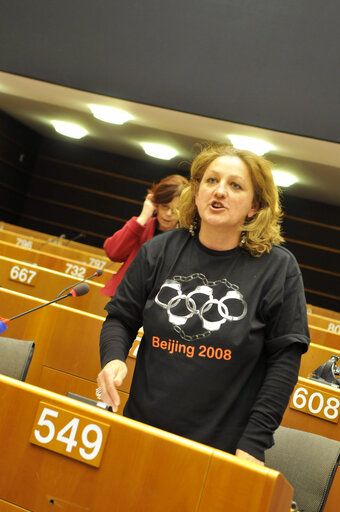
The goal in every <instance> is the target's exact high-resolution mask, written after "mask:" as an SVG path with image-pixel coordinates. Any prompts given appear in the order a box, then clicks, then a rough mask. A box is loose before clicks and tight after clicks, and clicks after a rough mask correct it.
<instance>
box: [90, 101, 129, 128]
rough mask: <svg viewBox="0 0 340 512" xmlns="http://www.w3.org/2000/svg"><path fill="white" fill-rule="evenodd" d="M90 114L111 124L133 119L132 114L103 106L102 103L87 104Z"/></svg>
mask: <svg viewBox="0 0 340 512" xmlns="http://www.w3.org/2000/svg"><path fill="white" fill-rule="evenodd" d="M89 107H90V109H91V111H92V114H93V115H94V117H95V118H96V119H100V120H101V121H105V122H106V123H111V124H124V123H126V122H127V121H130V120H131V119H133V116H132V115H131V114H129V113H128V112H125V110H120V109H119V108H114V107H105V106H104V105H89Z"/></svg>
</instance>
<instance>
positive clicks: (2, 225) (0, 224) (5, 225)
mask: <svg viewBox="0 0 340 512" xmlns="http://www.w3.org/2000/svg"><path fill="white" fill-rule="evenodd" d="M0 229H5V230H6V231H13V232H14V233H18V234H21V235H24V236H23V237H22V238H23V239H25V237H34V238H40V239H41V240H42V242H43V241H46V240H48V239H51V238H54V239H56V240H58V237H57V236H54V235H51V234H50V233H43V232H41V231H37V230H35V229H29V228H24V227H22V226H17V225H16V224H10V223H9V222H4V221H0ZM60 241H61V245H65V244H68V245H69V246H70V247H73V248H77V249H81V250H85V251H88V252H92V253H95V254H99V255H100V256H104V257H105V256H106V254H105V251H104V249H103V248H102V247H95V246H93V245H89V244H86V243H81V242H77V241H73V240H72V241H71V240H69V239H67V238H60Z"/></svg>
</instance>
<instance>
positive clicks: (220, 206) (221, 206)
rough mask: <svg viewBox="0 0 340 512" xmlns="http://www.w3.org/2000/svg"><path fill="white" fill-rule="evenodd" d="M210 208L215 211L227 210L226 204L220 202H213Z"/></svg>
mask: <svg viewBox="0 0 340 512" xmlns="http://www.w3.org/2000/svg"><path fill="white" fill-rule="evenodd" d="M210 207H211V208H213V209H214V210H222V209H224V208H225V206H224V204H223V203H220V201H213V202H212V203H210Z"/></svg>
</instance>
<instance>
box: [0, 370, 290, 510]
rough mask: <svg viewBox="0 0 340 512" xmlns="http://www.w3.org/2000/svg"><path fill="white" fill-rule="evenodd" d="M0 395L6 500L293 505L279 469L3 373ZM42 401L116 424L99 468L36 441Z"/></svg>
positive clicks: (108, 505) (132, 506)
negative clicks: (242, 459)
mask: <svg viewBox="0 0 340 512" xmlns="http://www.w3.org/2000/svg"><path fill="white" fill-rule="evenodd" d="M0 400H1V404H2V421H1V423H0V450H1V461H2V464H3V466H4V467H6V471H2V472H1V473H0V499H2V500H4V501H7V502H9V503H12V504H15V505H17V506H19V507H22V508H27V509H29V510H30V511H32V512H46V511H49V512H50V511H51V509H52V505H53V506H54V507H55V508H56V509H65V510H67V511H68V512H79V510H87V511H93V512H102V511H104V510H110V511H111V512H122V511H124V512H140V511H141V510H147V511H148V512H160V511H162V512H174V511H177V510H179V511H181V512H207V511H208V510H209V512H210V511H212V510H213V511H214V512H222V511H223V512H225V511H226V510H237V511H240V512H241V511H242V512H243V511H244V512H249V511H250V510H251V511H252V512H273V511H274V510H275V512H289V510H290V503H291V499H292V494H293V491H292V488H291V486H290V485H289V484H288V482H287V481H286V480H285V479H284V478H283V477H282V475H281V474H280V473H279V472H277V471H274V470H271V469H268V468H264V467H262V466H259V465H257V464H253V463H250V462H249V463H247V462H245V461H241V460H240V459H238V458H237V457H234V456H232V455H228V454H225V453H223V452H220V451H218V450H214V449H212V448H210V447H207V446H204V445H201V444H199V443H194V442H192V441H189V440H186V439H184V438H181V437H179V436H174V435H172V434H169V433H167V432H164V431H162V430H158V429H155V428H152V427H148V426H147V425H143V424H142V423H139V422H135V421H132V420H128V419H127V418H122V417H121V416H118V415H116V414H112V413H109V412H107V411H102V410H100V409H98V408H96V407H92V406H88V405H86V404H83V403H80V402H79V403H78V402H77V401H75V400H73V399H70V398H67V397H62V396H61V395H58V394H55V393H50V392H48V391H46V390H43V389H41V388H37V387H35V386H31V385H29V384H25V383H22V382H20V381H14V380H13V379H10V378H8V377H4V376H0ZM41 401H43V402H44V403H48V404H49V407H50V408H51V409H52V410H59V409H60V408H63V409H65V410H67V411H68V412H69V413H71V414H73V415H74V417H75V418H76V417H78V416H79V415H81V416H83V417H86V418H87V419H88V420H89V421H91V422H93V423H96V422H102V423H105V424H107V425H108V426H109V434H108V437H107V441H106V444H105V448H104V451H103V455H102V459H101V463H100V465H99V467H98V468H95V467H93V466H90V465H88V464H86V463H84V462H82V461H79V460H75V459H73V458H70V457H67V456H65V455H61V454H59V453H55V452H54V451H51V450H49V449H45V448H42V447H40V446H37V445H35V444H32V443H30V442H29V439H30V436H31V433H32V429H33V428H34V425H35V415H36V412H37V409H38V406H39V403H40V402H41ZM13 404H15V407H13ZM54 435H57V433H54ZM72 449H73V448H72ZM74 449H79V448H78V447H77V446H75V447H74ZM216 476H218V480H217V481H216V480H215V478H216ZM236 482H237V493H235V483H236ZM212 486H213V487H214V488H215V492H213V489H212ZM219 487H220V488H219ZM249 489H254V490H256V489H259V490H258V491H256V492H254V493H253V492H249ZM231 497H232V498H231ZM235 503H236V504H237V505H236V507H235ZM65 507H67V508H65ZM141 507H142V508H141ZM207 507H209V508H207Z"/></svg>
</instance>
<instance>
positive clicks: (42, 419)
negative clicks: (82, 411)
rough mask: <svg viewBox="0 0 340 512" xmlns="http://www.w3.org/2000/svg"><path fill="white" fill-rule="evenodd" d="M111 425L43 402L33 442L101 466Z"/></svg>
mask: <svg viewBox="0 0 340 512" xmlns="http://www.w3.org/2000/svg"><path fill="white" fill-rule="evenodd" d="M109 430H110V425H107V424H105V423H102V422H99V421H93V420H92V419H90V418H86V417H85V416H81V415H79V414H77V415H75V414H74V413H73V412H70V411H67V410H65V409H61V408H59V407H56V406H51V405H49V404H46V403H44V402H40V403H39V407H38V411H37V415H36V417H35V421H34V425H33V429H32V432H31V437H30V442H31V443H33V444H36V445H38V446H41V447H42V448H46V449H48V450H52V451H54V452H57V453H61V454H62V455H66V456H67V457H71V458H72V459H76V460H80V461H81V462H85V463H86V464H90V465H91V466H95V467H99V465H100V461H101V458H102V455H103V452H104V447H105V443H106V439H107V436H108V433H109Z"/></svg>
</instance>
